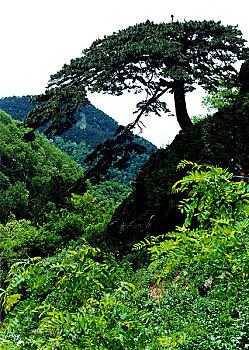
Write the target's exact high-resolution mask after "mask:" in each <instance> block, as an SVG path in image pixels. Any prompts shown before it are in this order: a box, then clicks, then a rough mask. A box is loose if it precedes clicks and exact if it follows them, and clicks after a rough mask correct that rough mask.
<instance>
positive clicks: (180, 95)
mask: <svg viewBox="0 0 249 350" xmlns="http://www.w3.org/2000/svg"><path fill="white" fill-rule="evenodd" d="M172 90H173V93H174V100H175V110H176V119H177V121H178V123H179V125H180V127H181V129H182V130H186V129H189V128H191V126H192V125H193V123H192V121H191V119H190V118H189V115H188V111H187V106H186V99H185V92H184V82H183V81H181V80H175V81H174V83H173V88H172Z"/></svg>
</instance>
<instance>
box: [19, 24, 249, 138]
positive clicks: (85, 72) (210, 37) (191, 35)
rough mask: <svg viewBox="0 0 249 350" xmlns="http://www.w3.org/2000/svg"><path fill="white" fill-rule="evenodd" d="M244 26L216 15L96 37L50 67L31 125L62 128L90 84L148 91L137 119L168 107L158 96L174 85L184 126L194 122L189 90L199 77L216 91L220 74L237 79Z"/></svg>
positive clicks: (110, 90)
mask: <svg viewBox="0 0 249 350" xmlns="http://www.w3.org/2000/svg"><path fill="white" fill-rule="evenodd" d="M245 41H246V40H244V39H243V38H242V33H241V31H240V30H238V29H237V27H235V26H231V25H228V26H223V25H222V24H221V23H220V22H214V21H201V22H200V21H188V22H187V21H185V22H178V21H177V22H173V21H172V22H169V23H159V24H156V23H153V22H151V21H147V22H145V23H141V24H137V25H134V26H130V27H128V28H127V29H123V30H120V31H119V32H117V33H113V34H112V35H109V36H105V37H104V38H103V39H98V40H96V41H94V42H93V43H92V45H91V46H90V47H89V48H88V49H85V50H83V52H82V56H81V57H79V58H76V59H72V60H71V62H70V64H66V65H64V66H63V68H62V69H61V70H60V71H59V72H57V73H56V74H54V75H52V76H51V78H50V81H49V84H48V87H47V89H46V91H45V93H44V94H42V95H39V96H37V97H36V98H35V99H34V100H33V103H34V104H36V105H37V108H36V109H34V110H32V111H31V112H30V114H29V115H28V116H27V118H26V119H25V121H24V125H25V126H29V127H32V128H37V127H40V126H42V125H43V126H45V125H46V128H45V131H44V132H45V134H48V135H49V134H60V133H62V132H63V131H64V130H66V129H68V128H69V127H70V126H72V124H73V123H75V120H74V117H73V114H74V111H75V110H76V109H77V108H79V107H80V106H84V105H86V104H89V103H90V101H89V99H88V92H101V93H107V94H112V95H122V94H123V92H124V91H128V92H133V93H140V92H144V93H145V94H144V95H145V97H143V98H142V99H141V101H140V102H139V103H138V104H137V106H136V110H135V111H134V114H135V120H134V122H132V123H130V124H129V125H128V129H130V130H131V129H132V128H133V127H134V126H136V125H139V124H140V118H141V116H142V115H148V114H149V113H151V112H154V113H156V114H158V115H160V114H161V113H162V112H169V109H168V107H167V104H166V103H165V102H164V101H161V100H160V98H161V97H162V96H163V95H164V94H165V93H166V92H169V93H173V94H174V100H175V109H176V117H177V120H178V122H179V125H180V127H181V128H182V129H186V128H188V127H190V126H191V125H192V123H191V120H190V118H189V116H188V112H187V107H186V102H185V93H186V92H191V91H193V90H194V89H195V87H194V84H195V85H196V84H197V85H200V86H202V87H203V88H204V89H206V90H208V91H213V90H214V89H215V88H216V87H217V86H218V85H219V80H220V78H221V76H222V78H223V81H224V84H226V85H227V86H231V85H235V84H236V83H237V75H238V73H237V71H236V69H235V67H234V63H235V62H237V61H238V60H244V59H245V58H247V57H248V49H247V48H246V47H245Z"/></svg>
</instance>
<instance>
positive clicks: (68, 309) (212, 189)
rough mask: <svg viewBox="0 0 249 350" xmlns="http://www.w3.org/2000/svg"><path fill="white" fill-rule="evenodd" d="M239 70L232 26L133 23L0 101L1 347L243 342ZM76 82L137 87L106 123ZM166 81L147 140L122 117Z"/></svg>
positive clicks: (229, 349) (247, 125)
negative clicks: (191, 101) (196, 103)
mask: <svg viewBox="0 0 249 350" xmlns="http://www.w3.org/2000/svg"><path fill="white" fill-rule="evenodd" d="M238 62H240V66H241V68H240V69H239V70H237V69H236V68H235V67H237V66H236V65H235V64H236V63H238ZM248 82H249V49H248V48H247V47H246V41H245V40H244V39H243V36H242V33H241V32H240V31H239V30H238V29H237V27H234V26H223V25H222V24H221V23H220V22H214V21H202V22H198V21H189V22H186V21H184V22H178V21H176V22H174V21H173V20H172V22H169V23H160V24H155V23H153V22H150V21H147V22H145V23H141V24H137V25H135V26H131V27H129V28H127V29H123V30H120V31H119V32H117V33H113V34H112V35H109V36H105V37H104V38H103V39H97V40H96V41H95V42H93V43H92V45H91V46H90V47H89V48H88V49H85V50H84V51H83V53H82V56H81V57H79V58H76V59H73V60H72V61H71V62H70V63H69V64H66V65H64V67H63V68H62V69H61V70H60V71H59V72H57V73H55V74H54V75H53V76H51V78H50V81H49V84H48V87H47V89H46V91H45V93H44V94H41V95H36V96H22V97H18V96H13V97H4V98H2V99H0V236H1V240H0V348H1V349H3V350H15V349H16V350H24V349H27V350H28V349H34V350H38V349H41V350H49V349H53V350H57V349H61V350H63V349H64V350H70V349H72V350H81V349H82V350H83V349H92V350H95V349H99V350H109V349H117V350H119V349H120V350H126V349H127V350H129V349H138V350H160V349H181V350H216V349H217V350H218V349H220V350H245V349H249V294H248V293H249V279H248V278H249V156H248V154H249V141H248V140H249V139H248V135H249V83H248ZM196 85H200V86H202V88H203V89H204V90H206V93H207V95H206V97H205V99H204V101H203V103H204V104H206V105H207V106H208V107H209V108H208V110H209V112H208V114H207V115H206V116H201V117H196V116H190V115H189V114H188V110H187V108H188V106H187V103H186V99H185V96H186V94H187V93H190V94H191V93H192V92H193V91H194V89H195V87H196ZM89 91H90V92H99V93H108V94H112V95H117V96H119V95H122V94H123V92H125V91H128V92H129V93H135V94H141V96H142V93H143V92H145V95H146V97H145V99H143V98H144V97H142V98H141V101H140V102H139V103H138V104H137V105H136V106H135V111H134V121H133V122H131V123H129V124H128V125H127V126H121V125H118V123H117V122H116V121H115V120H113V119H112V118H111V117H109V116H107V115H106V114H105V113H104V112H102V111H100V110H98V109H97V108H95V107H94V106H93V105H92V104H91V102H90V100H89V98H88V95H87V92H89ZM168 93H171V94H173V96H174V102H175V117H176V119H177V121H178V123H179V125H180V127H181V131H180V132H179V134H178V135H176V137H175V139H174V140H173V142H172V143H171V144H170V145H168V146H167V147H166V148H161V149H157V148H156V147H155V146H154V145H152V144H151V143H150V142H148V141H146V140H144V139H143V138H141V137H138V136H135V135H134V134H133V130H134V128H135V127H136V126H138V127H140V128H142V127H143V123H142V121H141V118H142V116H149V115H150V114H151V113H154V114H156V115H158V116H164V115H167V114H169V113H171V111H170V110H169V107H168V105H167V104H166V102H164V101H165V100H163V101H162V100H161V97H162V96H164V97H165V98H166V97H167V94H168Z"/></svg>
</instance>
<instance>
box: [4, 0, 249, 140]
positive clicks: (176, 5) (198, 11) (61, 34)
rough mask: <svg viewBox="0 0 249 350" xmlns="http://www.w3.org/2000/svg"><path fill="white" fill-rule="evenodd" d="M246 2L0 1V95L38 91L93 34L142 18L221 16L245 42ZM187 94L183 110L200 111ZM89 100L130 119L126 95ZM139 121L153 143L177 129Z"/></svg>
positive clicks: (165, 120) (168, 121)
mask: <svg viewBox="0 0 249 350" xmlns="http://www.w3.org/2000/svg"><path fill="white" fill-rule="evenodd" d="M248 7H249V5H248V0H236V1H234V0H151V1H148V0H125V1H120V0H0V35H1V37H0V47H1V53H0V97H4V96H14V95H15V96H24V95H33V94H39V93H42V92H44V89H45V87H46V85H47V82H48V80H49V77H50V75H51V74H53V73H55V72H57V71H58V70H59V69H60V68H61V67H62V65H63V64H64V63H69V62H70V60H71V59H72V58H75V57H79V56H80V55H81V51H82V50H83V49H84V48H86V47H88V46H90V44H91V43H92V42H93V41H94V40H95V39H97V38H102V37H103V36H104V35H108V34H112V33H113V32H114V31H118V30H120V29H123V28H126V27H128V26H129V25H134V24H136V23H140V22H143V21H146V20H147V19H149V20H152V21H154V22H169V21H170V20H171V15H172V14H173V15H174V16H175V19H178V20H179V21H183V20H184V19H185V20H191V19H192V20H204V19H206V20H211V19H213V20H216V21H218V20H221V22H222V24H224V25H226V24H232V25H237V24H238V26H239V29H240V30H241V31H242V33H243V34H244V38H245V39H247V40H248V41H249V20H248ZM168 97H169V99H172V96H171V95H169V96H168ZM187 97H188V99H187V103H188V110H189V114H190V115H199V114H201V113H203V111H202V109H201V106H200V103H201V95H200V94H198V93H196V94H194V93H192V94H190V95H189V96H187ZM167 101H168V99H167ZM91 102H92V104H93V105H95V106H96V107H97V108H99V109H101V110H103V111H104V112H105V113H107V114H109V115H110V116H111V117H113V118H114V119H116V120H117V121H118V122H119V123H120V124H127V123H128V122H129V121H130V120H132V112H133V111H134V110H135V104H136V102H135V99H134V96H132V95H128V94H126V95H125V96H122V97H112V96H107V95H100V94H98V95H97V96H96V95H93V96H92V98H91ZM173 112H174V111H173ZM144 122H145V125H146V126H147V128H146V129H145V130H144V132H143V134H142V135H141V136H143V137H145V138H147V139H149V140H150V141H151V142H153V143H155V144H156V145H157V146H161V145H166V144H167V143H169V142H170V141H171V140H172V139H173V137H174V136H175V134H176V133H177V132H178V130H179V128H178V125H177V122H176V120H175V118H174V117H167V116H162V117H161V118H158V117H156V116H154V117H153V116H152V117H150V118H148V117H147V118H146V119H144Z"/></svg>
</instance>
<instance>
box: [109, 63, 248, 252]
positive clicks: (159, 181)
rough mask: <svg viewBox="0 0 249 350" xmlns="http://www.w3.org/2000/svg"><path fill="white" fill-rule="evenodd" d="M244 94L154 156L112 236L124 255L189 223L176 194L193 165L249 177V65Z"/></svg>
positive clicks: (121, 211)
mask: <svg viewBox="0 0 249 350" xmlns="http://www.w3.org/2000/svg"><path fill="white" fill-rule="evenodd" d="M240 81H241V85H242V87H241V93H240V95H239V96H238V98H237V100H236V101H235V103H234V104H233V105H231V106H230V107H229V108H226V109H223V110H221V111H219V112H217V113H216V114H215V115H214V116H212V117H208V118H207V119H205V120H203V121H201V122H199V123H197V124H195V125H194V126H193V127H192V128H191V129H189V130H187V131H185V132H180V133H179V134H178V135H177V136H176V138H175V140H174V141H173V142H172V144H171V145H170V146H169V147H168V148H166V149H160V150H158V151H157V152H156V153H154V154H153V155H152V156H151V157H150V159H149V161H148V162H147V163H146V164H145V165H144V166H143V168H142V169H141V170H140V172H139V173H138V175H137V176H136V178H135V179H134V181H133V185H134V187H135V191H134V192H133V193H131V195H130V196H129V197H128V198H127V199H126V200H125V201H124V202H123V203H122V204H121V205H120V206H119V207H118V208H117V209H116V211H115V213H114V215H113V217H112V221H111V223H110V225H109V227H108V230H107V235H108V237H109V239H110V240H111V242H112V244H113V245H115V246H116V247H117V248H118V249H119V250H121V251H122V250H123V251H124V250H129V249H130V247H131V246H132V245H133V244H134V243H135V242H138V241H139V240H140V239H144V238H145V237H146V236H150V235H159V234H162V233H165V232H167V231H170V230H173V229H174V227H175V225H180V224H181V222H182V221H183V218H182V217H181V214H180V212H179V211H178V210H177V202H178V200H179V198H176V195H173V194H172V193H171V188H172V186H173V184H174V183H175V182H176V181H177V180H178V179H180V178H181V177H182V176H183V175H184V173H183V172H179V171H176V167H177V165H178V163H179V162H180V161H181V160H183V159H187V160H190V161H193V162H197V163H206V164H212V165H217V166H220V167H223V168H228V169H229V170H230V171H231V172H233V173H234V175H246V174H248V173H249V98H248V97H247V93H248V92H249V83H248V82H249V63H247V62H246V63H244V64H243V65H242V68H241V72H240Z"/></svg>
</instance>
